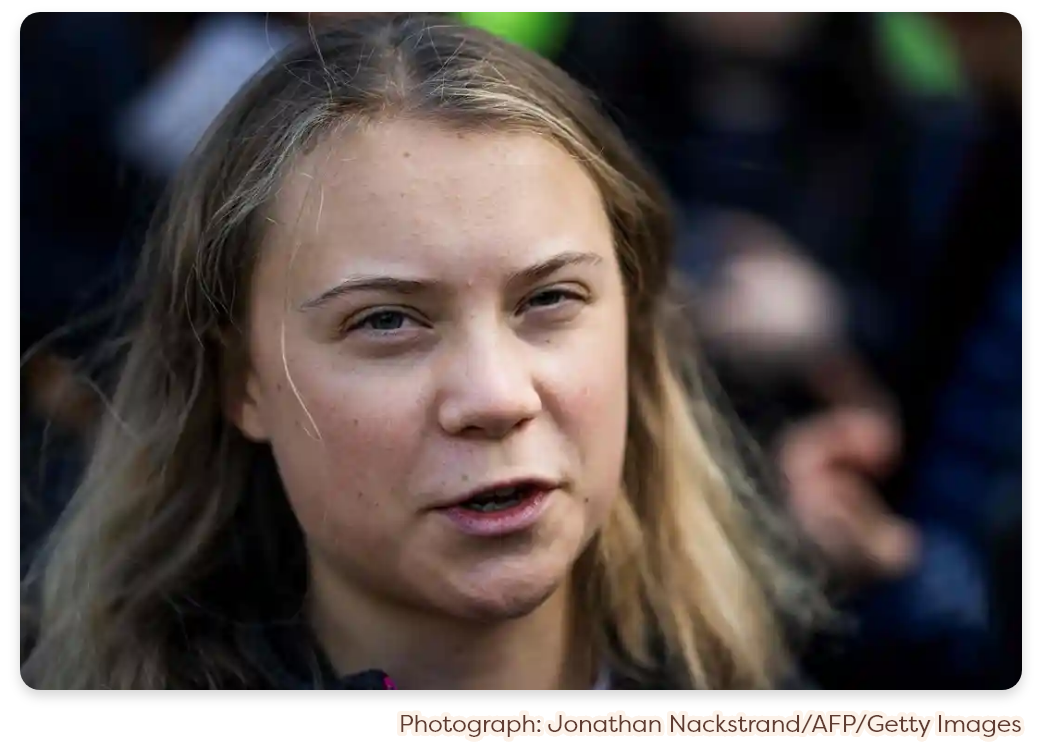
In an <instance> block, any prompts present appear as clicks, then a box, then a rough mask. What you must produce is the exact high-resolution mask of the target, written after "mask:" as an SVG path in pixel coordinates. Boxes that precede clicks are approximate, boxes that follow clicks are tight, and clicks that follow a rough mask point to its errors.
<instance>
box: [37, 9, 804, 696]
mask: <svg viewBox="0 0 1040 750" xmlns="http://www.w3.org/2000/svg"><path fill="white" fill-rule="evenodd" d="M393 117H408V118H421V119H426V120H432V121H436V122H438V123H441V124H446V125H449V126H452V127H457V128H482V129H492V130H494V129H499V130H501V129H510V130H524V131H531V132H536V133H539V134H542V135H544V136H545V137H548V138H552V139H554V140H555V141H556V142H557V143H559V144H560V145H562V146H563V147H564V148H566V149H567V150H568V151H569V152H570V153H571V154H572V155H573V157H574V158H575V159H576V160H577V161H578V162H580V163H581V164H582V166H583V167H584V168H585V169H586V170H587V172H588V174H589V175H590V176H591V177H592V178H593V179H594V180H595V182H596V184H597V185H598V187H599V190H600V192H601V194H602V198H603V204H604V206H605V208H606V211H607V213H608V215H609V218H610V221H611V223H612V226H613V231H614V235H615V238H616V247H617V253H618V257H619V260H620V265H621V268H622V272H623V276H624V282H625V286H626V293H627V298H628V307H629V309H628V320H629V331H628V339H629V350H630V354H629V357H630V379H631V383H630V400H631V404H630V424H629V434H628V445H627V450H626V459H625V467H624V491H623V496H622V497H621V498H620V500H619V501H618V502H617V503H615V505H614V509H613V512H612V515H611V516H610V518H609V519H608V521H607V522H606V524H605V526H604V528H603V529H602V530H601V532H600V533H599V534H598V536H597V538H596V539H595V540H594V541H593V543H592V545H591V547H590V548H589V549H588V550H587V551H586V553H585V554H584V555H583V557H582V559H581V560H580V561H579V564H578V566H577V568H576V570H575V575H576V576H578V577H579V579H580V580H579V583H580V585H579V586H578V587H577V590H578V591H580V592H583V593H582V595H583V596H584V597H585V600H584V602H583V604H584V611H585V613H586V614H587V615H588V616H589V622H590V623H591V627H592V628H593V631H594V632H593V633H592V634H591V635H592V636H593V638H594V639H595V643H596V644H597V646H598V648H599V650H600V653H601V654H603V655H604V657H605V658H607V659H608V660H609V662H610V663H611V665H612V667H613V668H614V669H615V670H616V671H617V672H618V673H619V674H628V675H631V676H633V677H637V678H638V677H639V676H640V675H644V676H645V675H649V674H663V673H667V674H668V675H669V676H670V679H671V681H672V682H673V683H674V684H676V685H677V686H691V687H692V686H696V687H703V688H723V687H726V688H729V687H767V686H770V685H773V684H774V683H775V681H776V680H777V679H779V678H780V677H781V676H782V675H784V674H785V672H786V670H787V669H788V668H789V667H790V648H789V638H788V636H789V635H790V633H791V628H790V627H789V626H790V624H791V623H792V622H795V620H792V618H791V617H789V615H792V614H798V613H799V612H802V613H804V612H808V611H809V610H810V609H811V607H809V606H808V605H807V602H811V601H812V591H813V589H812V587H811V586H807V585H806V584H805V579H804V578H803V577H802V576H801V575H800V574H799V573H798V569H797V567H795V566H794V565H793V564H792V557H791V555H790V554H789V549H788V545H786V543H785V541H784V539H785V537H784V535H783V533H778V529H780V527H779V526H778V525H777V524H776V522H775V516H773V515H771V514H770V512H769V511H768V509H767V508H766V506H765V505H764V504H763V503H761V502H759V501H757V500H756V495H755V493H754V491H753V487H751V486H750V483H749V482H747V481H746V480H745V478H744V475H743V474H742V472H741V471H740V469H739V466H738V463H737V461H736V460H735V459H736V454H735V450H734V447H733V444H732V441H731V440H730V439H729V438H728V437H727V435H728V433H727V432H726V431H725V430H724V429H723V424H722V422H721V421H720V420H719V419H718V417H717V416H716V413H715V412H714V411H713V410H712V409H711V408H709V406H708V403H707V399H706V398H705V397H704V395H703V388H702V386H701V384H700V382H699V379H698V378H697V377H696V373H695V372H694V367H693V366H694V365H696V361H695V360H696V357H695V356H694V355H693V348H692V342H691V341H689V340H687V339H684V338H682V337H679V336H677V335H675V332H676V322H677V321H678V320H679V319H680V318H681V316H683V315H684V314H685V313H684V311H683V310H681V309H677V308H676V307H675V306H674V299H675V297H674V295H673V294H672V293H671V291H670V289H671V276H670V271H669V266H670V261H669V249H670V246H671V242H672V237H671V226H670V219H669V213H668V210H667V206H666V200H665V198H664V195H663V194H662V192H661V190H660V188H659V187H658V185H657V184H656V182H655V181H654V180H653V179H652V178H651V177H650V175H648V173H647V172H646V171H645V170H644V169H643V168H642V167H641V165H640V163H639V162H638V160H637V159H636V158H635V157H634V156H633V154H632V153H631V151H630V150H629V148H628V147H627V146H626V144H625V143H624V141H623V139H622V138H621V136H620V135H619V133H618V132H617V131H616V129H615V128H614V127H613V126H612V124H611V123H610V122H609V120H608V119H607V118H606V117H604V116H603V115H602V114H601V113H600V111H599V110H598V109H597V107H596V106H595V105H594V103H593V102H592V100H591V98H590V97H588V96H587V95H586V94H585V93H584V92H583V91H582V90H581V89H580V88H579V87H578V86H577V85H576V84H575V83H573V82H572V81H571V80H570V79H569V78H568V77H567V76H566V75H564V74H563V73H562V72H560V71H559V70H558V69H556V68H555V67H554V66H553V65H551V64H550V63H548V62H547V61H545V60H543V59H541V58H539V57H537V56H536V55H534V54H532V53H528V52H526V51H524V50H522V49H520V48H517V47H514V46H512V45H509V44H507V43H505V42H503V41H501V40H499V39H497V38H495V37H493V36H491V35H489V34H486V33H484V32H481V31H479V30H476V29H472V28H466V27H460V26H456V25H452V24H451V23H440V22H435V21H433V20H431V19H429V18H418V17H409V16H400V17H399V16H378V17H375V18H367V19H358V20H354V21H352V22H350V23H348V24H345V25H343V26H342V27H337V28H328V29H325V30H322V31H321V32H319V33H312V35H311V39H310V42H309V43H308V44H303V45H300V46H299V47H296V48H294V49H292V50H290V51H289V52H287V53H286V54H284V55H283V56H282V57H281V58H280V59H278V60H277V61H276V62H275V63H274V64H272V65H271V66H269V67H268V68H267V69H266V70H265V71H263V72H262V73H261V74H259V75H258V76H257V78H256V79H255V80H254V81H253V82H252V83H251V84H249V85H248V86H247V87H246V88H245V89H244V91H243V92H241V93H240V95H239V96H238V97H237V98H236V99H235V100H234V101H233V102H232V103H231V104H230V105H229V106H228V107H227V109H226V110H225V112H224V114H223V115H222V116H221V118H220V120H219V121H218V123H217V124H216V125H215V126H214V127H213V128H212V129H211V132H210V133H209V134H208V135H207V137H206V139H205V140H204V142H203V144H202V145H201V146H200V148H199V149H198V150H197V152H196V154H195V155H194V156H193V159H192V161H191V163H190V164H189V165H188V166H187V167H186V168H185V169H184V170H183V173H182V174H181V176H180V177H179V179H178V180H177V182H176V185H175V186H174V189H173V191H172V194H171V197H170V199H169V201H168V203H167V205H166V207H165V211H164V214H163V215H164V220H163V221H162V222H161V223H160V224H159V225H158V226H159V229H158V231H156V232H154V233H153V234H152V236H151V238H150V240H149V243H148V245H147V247H146V253H145V258H144V262H143V263H142V268H141V276H140V278H139V285H138V289H140V290H143V291H142V293H141V295H140V298H139V300H138V302H139V305H140V314H139V318H138V319H137V323H136V325H135V327H134V329H133V331H132V333H131V335H130V337H129V342H130V344H129V349H128V351H127V353H126V358H125V362H124V364H123V367H122V370H121V372H120V376H119V379H118V383H117V386H116V389H115V393H114V397H113V399H112V403H111V405H110V407H111V408H110V409H109V412H108V413H107V415H106V417H105V420H104V423H103V425H102V426H101V429H100V432H99V435H98V437H97V442H96V446H95V449H94V452H93V455H92V460H91V462H90V464H89V467H88V469H87V471H86V474H85V476H84V478H83V481H82V484H81V486H80V487H79V489H78V491H77V492H76V494H75V496H74V498H73V499H72V501H71V503H70V505H69V507H68V509H67V512H66V513H65V514H64V515H63V517H62V518H61V520H60V522H59V524H58V526H57V528H56V530H55V532H54V534H53V535H52V537H51V539H50V540H49V543H48V545H47V547H46V549H45V551H44V553H43V555H42V556H41V557H40V559H39V560H38V564H37V566H36V567H35V568H34V570H33V574H32V575H31V576H30V578H29V580H28V582H27V584H26V589H25V590H26V591H27V592H29V593H31V594H32V596H33V599H32V601H33V602H34V604H35V605H37V606H36V611H37V613H38V618H37V621H36V622H35V623H34V624H33V626H32V641H33V644H32V649H31V651H30V653H29V654H28V657H27V659H26V661H25V662H24V665H23V676H24V678H25V679H26V680H27V682H29V684H32V685H34V686H37V687H42V688H158V687H207V686H208V687H259V686H263V684H264V680H265V678H264V676H263V674H262V671H261V670H260V669H259V668H258V667H257V665H255V664H254V663H253V660H252V659H251V656H250V653H249V650H248V648H247V645H246V644H245V643H244V642H243V640H242V638H241V637H240V634H239V631H238V630H237V629H236V624H240V623H243V622H261V621H264V620H265V619H270V618H279V617H292V615H293V613H294V609H293V608H294V607H295V606H298V598H299V595H300V593H301V590H302V587H303V586H304V585H305V581H304V577H305V572H304V567H303V565H302V564H300V560H301V558H302V555H303V544H302V535H301V532H300V530H299V527H298V525H297V524H296V522H295V519H294V518H293V517H292V515H291V512H290V510H289V507H288V503H287V501H286V498H285V496H284V490H283V489H282V487H281V485H280V483H279V481H278V479H277V475H276V472H275V471H274V470H273V459H272V457H271V455H270V451H269V449H267V448H266V447H265V446H260V445H255V444H253V443H250V442H249V441H247V440H246V439H245V438H244V436H243V435H241V434H240V433H239V432H238V430H237V429H236V428H235V427H234V426H233V425H232V424H231V423H230V421H229V420H227V419H226V418H225V416H224V414H223V412H222V403H223V401H224V398H223V397H224V395H225V392H226V390H225V389H226V388H228V387H231V386H229V383H233V382H234V380H235V377H236V373H239V372H240V371H241V369H242V362H243V358H244V357H245V356H247V354H246V352H245V351H244V349H245V345H244V341H243V336H242V333H241V330H240V322H241V321H242V320H243V319H244V311H245V310H246V309H247V306H248V303H249V300H248V299H247V295H246V290H247V289H248V288H249V279H250V276H251V273H252V269H253V267H254V264H255V260H256V252H257V251H258V248H259V246H260V244H261V242H260V240H261V238H262V236H263V233H264V231H265V226H264V222H263V221H262V220H261V218H260V217H261V216H262V212H261V209H262V208H263V207H264V206H265V205H267V204H268V203H269V201H270V200H271V199H272V197H273V195H274V193H275V191H276V190H277V188H278V186H279V183H280V180H281V179H282V177H283V176H284V174H285V172H286V169H287V167H288V166H290V165H291V164H292V163H293V161H294V160H295V159H296V158H297V157H299V156H300V155H301V154H303V153H305V152H306V151H307V150H308V149H311V148H313V147H314V145H315V144H316V143H317V142H318V141H319V140H320V139H321V138H323V137H328V136H329V134H330V133H332V132H333V131H334V130H335V129H338V128H339V127H351V126H353V125H355V124H357V123H358V122H361V121H366V122H376V123H378V122H379V121H382V120H385V119H387V118H393ZM771 518H772V519H773V520H769V519H771ZM245 571H249V572H248V573H246V572H245ZM255 580H263V581H264V584H263V586H264V589H263V590H261V589H259V588H257V589H253V588H251V587H250V585H249V583H248V582H249V581H255ZM267 587H271V589H272V592H268V591H266V588H267Z"/></svg>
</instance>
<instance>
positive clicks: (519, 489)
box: [458, 482, 547, 513]
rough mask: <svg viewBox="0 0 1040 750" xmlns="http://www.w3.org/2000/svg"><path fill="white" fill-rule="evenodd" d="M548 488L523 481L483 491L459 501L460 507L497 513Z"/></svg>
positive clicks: (480, 511)
mask: <svg viewBox="0 0 1040 750" xmlns="http://www.w3.org/2000/svg"><path fill="white" fill-rule="evenodd" d="M546 489H547V488H546V487H543V486H541V485H539V484H536V483H534V482H522V483H519V484H513V485H509V486H507V487H498V488H496V489H493V490H488V491H486V492H481V493H479V494H477V495H474V496H473V497H471V498H470V499H469V500H466V501H465V502H462V503H459V506H458V507H460V508H465V509H466V510H472V511H476V512H477V513H497V512H500V511H503V510H509V509H510V508H515V507H516V506H518V505H521V504H522V503H523V502H524V501H526V500H530V499H531V498H533V497H535V496H536V495H538V494H539V493H541V492H544V491H545V490H546Z"/></svg>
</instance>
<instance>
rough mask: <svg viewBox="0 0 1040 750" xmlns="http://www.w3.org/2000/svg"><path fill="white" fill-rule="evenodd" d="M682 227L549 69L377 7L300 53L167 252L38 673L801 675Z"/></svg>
mask: <svg viewBox="0 0 1040 750" xmlns="http://www.w3.org/2000/svg"><path fill="white" fill-rule="evenodd" d="M669 232H670V227H669V217H668V214H667V212H666V209H665V206H664V200H663V197H662V195H661V192H660V191H659V189H658V187H657V185H656V184H655V183H654V182H653V181H652V180H651V179H650V178H649V177H648V175H647V173H646V172H644V171H643V169H642V168H641V167H640V165H639V163H638V162H637V161H636V160H635V158H634V157H633V156H632V154H631V152H630V151H629V149H628V148H627V147H626V146H625V144H624V143H623V142H622V141H621V140H620V138H619V136H618V134H617V132H616V131H615V129H614V128H613V127H612V126H611V125H610V123H609V122H608V121H607V120H606V119H605V118H604V117H603V116H602V115H601V114H600V113H599V112H598V111H597V109H596V108H595V107H594V106H593V104H592V103H591V102H590V100H589V99H588V98H587V97H586V95H585V94H584V93H583V92H582V91H581V90H580V89H579V88H578V87H577V86H576V85H575V84H574V83H572V82H571V81H570V80H569V79H568V78H567V77H566V76H565V75H564V74H562V73H561V72H559V71H558V70H557V69H555V68H554V67H553V66H552V65H550V64H549V63H547V62H545V61H544V60H542V59H540V58H538V57H537V56H535V55H533V54H530V53H527V52H525V51H523V50H521V49H519V48H516V47H513V46H511V45H509V44H506V43H504V42H502V41H499V40H498V39H496V38H494V37H492V36H490V35H488V34H486V33H483V32H480V31H477V30H474V29H469V28H465V27H456V26H453V25H450V24H444V25H440V24H438V23H436V22H434V21H432V20H430V19H428V18H427V19H419V18H409V17H385V16H376V17H373V18H368V19H360V20H354V21H351V22H350V23H349V24H347V25H345V26H343V27H341V28H336V29H327V30H325V31H322V32H321V33H316V34H315V35H314V36H313V37H312V39H311V40H310V42H309V43H308V44H306V45H304V46H301V47H299V48H296V49H292V50H290V51H289V52H287V53H286V54H285V55H284V56H283V57H282V58H280V59H279V60H278V61H276V63H275V64H273V65H271V66H270V67H269V69H267V70H266V71H265V72H263V73H262V74H260V75H259V76H258V77H257V78H256V80H254V81H253V82H252V83H251V84H249V85H248V86H247V87H246V89H245V90H244V91H243V92H242V93H241V94H240V96H238V97H237V99H236V100H235V101H233V102H232V103H231V104H230V105H229V106H228V108H227V110H226V112H225V113H224V114H223V116H222V117H221V119H220V121H219V122H218V123H217V124H216V125H215V126H214V128H213V129H212V132H211V133H210V134H209V136H208V137H207V139H206V141H205V142H204V143H203V145H202V146H201V147H200V148H199V150H198V152H197V154H196V155H195V157H194V159H193V161H192V163H191V164H190V165H189V166H188V167H187V168H186V169H185V171H184V173H183V175H182V176H181V178H180V180H179V182H178V184H177V186H176V189H175V190H174V192H173V195H172V198H171V200H170V202H169V205H168V210H167V211H166V215H165V219H164V221H162V222H161V224H160V228H159V230H158V231H157V232H156V233H155V235H154V238H153V242H152V244H151V246H150V248H149V253H148V255H147V257H146V262H145V263H144V266H143V271H142V279H141V289H143V290H144V293H143V294H142V297H141V300H140V307H141V312H140V317H139V319H138V322H137V324H136V326H135V328H134V330H133V331H132V334H131V336H130V345H129V350H128V352H127V355H126V360H125V364H124V366H123V369H122V370H121V375H120V378H119V381H118V386H117V388H116V391H115V396H114V398H113V402H112V404H111V409H110V412H109V413H108V415H107V418H106V421H105V424H104V425H103V428H102V430H101V433H100V436H99V439H98V442H97V446H96V450H95V453H94V455H93V458H92V462H91V465H90V468H89V470H88V472H87V474H86V476H85V478H84V480H83V483H82V486H81V487H80V489H79V491H78V492H77V494H76V496H75V498H74V499H73V501H72V503H71V506H70V507H69V509H68V512H67V513H66V514H65V516H64V517H63V519H62V521H61V523H60V524H59V527H58V528H57V530H56V532H55V534H54V536H53V539H52V540H51V543H50V544H49V546H48V548H47V550H46V552H45V554H44V555H43V556H42V557H41V559H40V561H39V566H38V568H37V570H36V571H35V573H34V576H33V577H32V578H31V579H30V581H29V582H28V584H27V589H26V590H27V591H28V592H30V593H31V595H32V597H33V598H32V600H31V602H32V603H33V604H34V605H35V610H36V611H37V613H38V617H37V618H36V622H35V623H34V624H33V626H32V647H31V650H30V652H29V654H28V657H27V660H26V661H25V663H24V666H23V675H24V677H25V679H26V681H27V682H28V683H29V684H31V685H33V686H37V687H41V688H85V687H86V688H197V687H215V688H260V687H269V688H289V687H302V688H319V687H320V688H328V687H378V688H381V687H389V686H393V685H395V684H396V685H397V686H398V687H401V688H483V689H486V688H539V689H546V688H574V689H587V688H590V687H593V686H601V687H603V686H609V687H674V688H686V687H703V688H716V687H769V686H776V685H778V684H783V682H784V681H785V680H787V679H788V678H789V676H790V674H791V671H790V670H791V667H792V665H791V657H790V654H791V650H790V636H791V633H792V632H793V628H792V627H791V626H792V624H794V623H795V620H796V619H797V618H794V617H792V615H795V614H797V613H805V612H807V611H809V609H810V608H809V607H808V602H811V601H812V589H811V587H807V586H805V585H803V583H802V581H803V578H802V577H801V576H800V575H799V574H798V573H797V569H796V568H795V567H794V566H792V565H791V564H790V562H789V557H788V555H787V554H786V553H785V550H786V549H787V545H786V544H785V543H784V541H783V538H782V537H781V536H779V535H777V534H775V533H774V532H773V529H774V528H776V527H775V525H774V524H773V523H772V522H771V521H769V520H768V518H769V516H768V514H767V513H766V511H765V509H764V507H760V506H759V505H758V504H756V503H755V502H754V497H753V496H752V494H751V493H750V492H748V491H747V490H746V486H747V484H748V483H747V482H746V481H745V479H744V478H743V477H742V475H741V473H740V472H739V471H737V470H736V465H735V463H734V461H733V460H731V458H730V456H731V453H732V452H731V451H730V450H728V449H727V448H726V441H725V440H723V439H722V436H723V435H724V433H723V432H722V431H721V430H720V426H719V423H718V420H717V419H716V418H715V417H713V415H712V413H711V412H710V411H709V410H708V409H707V407H706V405H705V401H704V398H703V396H702V395H700V391H699V390H698V389H697V388H696V387H695V386H696V381H695V379H694V378H693V377H692V376H691V377H686V376H685V374H689V372H688V371H687V369H686V368H685V367H684V366H682V364H681V363H682V362H683V360H684V358H686V356H687V353H688V351H689V349H688V347H687V344H685V343H683V342H682V341H679V340H678V339H677V338H676V337H675V336H674V335H673V334H674V332H675V326H674V321H673V320H672V319H673V318H674V316H675V311H674V310H673V309H672V308H671V306H670V296H669V287H670V283H669V247H670V233H669ZM802 594H805V595H806V596H802ZM806 597H809V598H806Z"/></svg>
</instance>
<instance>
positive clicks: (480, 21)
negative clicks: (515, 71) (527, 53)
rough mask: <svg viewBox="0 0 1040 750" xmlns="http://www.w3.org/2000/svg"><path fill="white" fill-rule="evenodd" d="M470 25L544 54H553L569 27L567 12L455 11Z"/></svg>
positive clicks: (561, 42)
mask: <svg viewBox="0 0 1040 750" xmlns="http://www.w3.org/2000/svg"><path fill="white" fill-rule="evenodd" d="M458 15H459V18H461V19H462V20H463V21H465V22H466V23H468V24H471V25H473V26H479V27H480V28H482V29H484V30H486V31H490V32H491V33H492V34H496V35H497V36H500V37H502V38H503V39H506V40H507V41H510V42H513V43H514V44H519V45H522V46H524V47H527V48H528V49H530V50H533V51H535V52H538V53H539V54H541V55H544V56H545V57H554V56H555V55H556V54H557V53H558V52H559V51H560V49H561V48H562V47H563V43H564V41H565V40H566V38H567V32H568V31H569V30H570V20H571V14H570V13H494V12H491V13H459V14H458Z"/></svg>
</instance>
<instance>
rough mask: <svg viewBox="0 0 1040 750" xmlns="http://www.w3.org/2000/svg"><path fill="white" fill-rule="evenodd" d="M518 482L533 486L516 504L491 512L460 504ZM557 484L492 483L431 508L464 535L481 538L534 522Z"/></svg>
mask: <svg viewBox="0 0 1040 750" xmlns="http://www.w3.org/2000/svg"><path fill="white" fill-rule="evenodd" d="M518 484H523V485H530V486H531V487H532V488H533V491H532V492H530V493H529V494H528V495H527V497H525V498H524V500H523V502H521V503H520V504H519V505H515V506H513V507H511V508H506V509H504V510H500V511H495V512H491V513H486V512H481V511H475V510H470V509H468V508H463V507H462V503H465V502H467V501H468V500H470V499H472V498H474V497H476V496H477V495H480V494H483V493H485V492H491V491H493V490H499V489H504V488H507V487H513V486H515V485H518ZM560 486H561V485H560V483H559V482H554V481H548V480H545V479H540V478H530V477H521V478H517V479H511V480H509V481H504V482H495V483H494V484H488V485H485V486H483V487H480V488H478V489H475V490H473V491H472V492H467V493H466V494H465V495H463V496H461V497H459V498H457V499H455V500H453V501H451V502H450V503H447V504H444V505H442V506H440V507H437V508H434V511H435V512H436V513H437V514H438V515H441V516H443V517H444V518H445V519H446V520H447V521H448V522H449V523H451V524H452V525H453V526H454V527H455V528H456V529H457V530H458V531H461V532H462V533H464V534H468V535H470V536H481V537H495V536H506V535H508V534H515V533H518V532H520V531H524V530H525V529H528V528H530V527H531V526H533V525H534V524H536V523H537V522H538V520H539V519H540V518H541V517H542V515H543V513H545V511H546V510H547V509H548V507H549V506H550V505H551V500H552V496H553V495H554V494H555V492H556V490H558V489H560Z"/></svg>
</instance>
